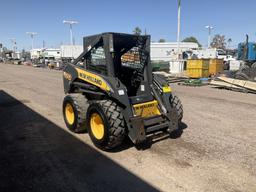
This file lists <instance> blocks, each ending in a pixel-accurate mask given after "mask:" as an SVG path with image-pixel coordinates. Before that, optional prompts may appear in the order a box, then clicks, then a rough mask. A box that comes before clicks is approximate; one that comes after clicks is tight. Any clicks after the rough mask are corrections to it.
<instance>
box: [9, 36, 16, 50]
mask: <svg viewBox="0 0 256 192" xmlns="http://www.w3.org/2000/svg"><path fill="white" fill-rule="evenodd" d="M10 40H11V42H12V44H13V54H15V52H16V45H17V42H16V39H15V38H10Z"/></svg>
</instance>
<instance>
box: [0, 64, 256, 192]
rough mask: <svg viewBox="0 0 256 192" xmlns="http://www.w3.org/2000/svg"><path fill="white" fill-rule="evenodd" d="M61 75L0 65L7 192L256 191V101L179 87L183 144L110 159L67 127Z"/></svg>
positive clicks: (0, 184) (168, 142)
mask: <svg viewBox="0 0 256 192" xmlns="http://www.w3.org/2000/svg"><path fill="white" fill-rule="evenodd" d="M62 86H63V85H62V73H61V72H60V71H54V70H48V69H40V68H33V67H28V66H15V65H6V64H5V65H4V64H0V120H1V125H0V127H1V128H0V147H1V150H0V170H1V171H0V191H1V192H2V191H140V192H141V191H168V192H169V191H177V192H179V191H189V192H192V191H196V192H199V191H202V192H206V191H216V192H217V191H218V192H221V191H230V192H239V191H241V192H246V191H248V192H249V191H250V192H255V191H256V166H255V164H256V139H255V137H256V95H253V94H245V93H238V92H232V91H227V90H219V89H214V88H210V87H208V86H205V87H184V86H178V85H171V86H172V88H173V90H174V91H175V92H176V93H177V95H178V96H179V97H180V98H181V100H182V103H183V106H184V119H183V128H184V129H183V132H182V134H181V135H180V137H178V138H163V139H160V140H157V141H152V142H151V143H150V145H149V146H148V148H146V149H144V150H137V149H136V148H135V147H134V146H133V145H132V144H131V142H129V140H127V141H125V144H124V145H123V146H122V148H121V149H119V150H118V151H115V152H102V151H99V150H97V149H96V148H95V147H94V146H93V145H92V143H91V141H90V139H89V136H88V135H87V134H73V133H71V132H69V131H68V130H67V129H66V127H65V125H64V122H63V119H62V111H61V107H62V99H63V97H64V93H63V87H62Z"/></svg>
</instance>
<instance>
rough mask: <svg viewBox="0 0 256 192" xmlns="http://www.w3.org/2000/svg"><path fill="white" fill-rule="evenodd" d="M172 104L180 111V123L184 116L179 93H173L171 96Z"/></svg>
mask: <svg viewBox="0 0 256 192" xmlns="http://www.w3.org/2000/svg"><path fill="white" fill-rule="evenodd" d="M170 104H171V106H172V107H173V108H176V110H177V112H178V120H179V125H180V124H181V121H182V118H183V106H182V103H181V101H180V99H179V97H177V95H175V94H174V93H172V95H171V97H170Z"/></svg>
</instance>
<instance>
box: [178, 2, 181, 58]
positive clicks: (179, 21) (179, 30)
mask: <svg viewBox="0 0 256 192" xmlns="http://www.w3.org/2000/svg"><path fill="white" fill-rule="evenodd" d="M180 2H181V0H178V29H177V44H178V48H177V52H178V60H179V55H180Z"/></svg>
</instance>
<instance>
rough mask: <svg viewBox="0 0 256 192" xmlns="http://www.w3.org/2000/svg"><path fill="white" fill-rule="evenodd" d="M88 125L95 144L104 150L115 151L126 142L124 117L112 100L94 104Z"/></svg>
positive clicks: (89, 109) (88, 116)
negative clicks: (114, 149)
mask: <svg viewBox="0 0 256 192" xmlns="http://www.w3.org/2000/svg"><path fill="white" fill-rule="evenodd" d="M86 125H87V129H88V133H89V135H90V138H91V140H92V142H93V144H94V145H95V146H96V147H98V148H100V149H102V150H109V149H113V148H115V147H117V146H119V145H120V144H121V143H122V142H123V140H124V137H125V121H124V117H123V114H122V112H121V108H120V107H119V106H118V105H117V104H116V103H115V102H113V101H111V100H102V101H94V102H92V103H91V105H90V107H89V108H88V111H87V118H86Z"/></svg>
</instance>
